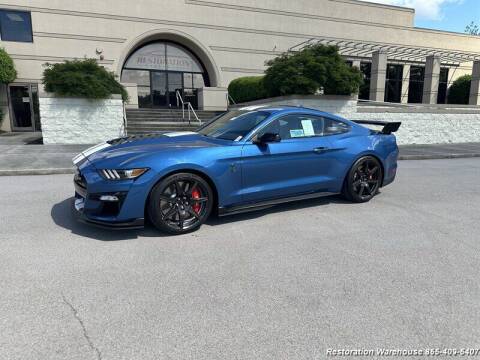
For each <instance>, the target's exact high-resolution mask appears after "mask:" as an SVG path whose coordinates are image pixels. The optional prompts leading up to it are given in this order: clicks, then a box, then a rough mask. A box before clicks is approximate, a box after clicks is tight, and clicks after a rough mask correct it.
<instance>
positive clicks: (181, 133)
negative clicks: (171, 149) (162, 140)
mask: <svg viewBox="0 0 480 360" xmlns="http://www.w3.org/2000/svg"><path fill="white" fill-rule="evenodd" d="M163 135H165V136H168V137H177V136H186V135H197V133H196V132H193V131H177V132H171V133H166V134H163Z"/></svg>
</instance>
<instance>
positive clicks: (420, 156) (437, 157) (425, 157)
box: [398, 153, 480, 160]
mask: <svg viewBox="0 0 480 360" xmlns="http://www.w3.org/2000/svg"><path fill="white" fill-rule="evenodd" d="M476 157H480V154H475V153H468V154H429V155H425V154H418V155H400V156H399V157H398V160H441V159H463V158H476Z"/></svg>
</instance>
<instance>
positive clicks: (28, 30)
mask: <svg viewBox="0 0 480 360" xmlns="http://www.w3.org/2000/svg"><path fill="white" fill-rule="evenodd" d="M0 33H1V37H2V41H18V42H33V35H32V18H31V16H30V13H29V12H24V11H14V10H5V9H3V10H0Z"/></svg>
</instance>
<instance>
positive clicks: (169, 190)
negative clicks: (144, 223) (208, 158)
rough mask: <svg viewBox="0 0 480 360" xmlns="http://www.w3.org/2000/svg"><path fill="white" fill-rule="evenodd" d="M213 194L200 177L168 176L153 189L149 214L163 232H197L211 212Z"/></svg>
mask: <svg viewBox="0 0 480 360" xmlns="http://www.w3.org/2000/svg"><path fill="white" fill-rule="evenodd" d="M212 206H213V193H212V189H211V188H210V186H209V185H208V183H207V182H206V181H205V180H204V179H202V178H201V177H200V176H197V175H195V174H190V173H181V174H174V175H171V176H169V177H167V178H165V179H164V180H162V181H160V183H158V184H157V185H156V186H155V187H154V188H153V190H152V193H151V194H150V199H149V202H148V215H149V217H150V220H151V221H152V223H153V224H154V225H155V226H156V227H157V228H158V229H159V230H162V231H166V232H168V233H171V234H184V233H187V232H190V231H193V230H196V229H198V228H199V227H200V226H201V225H202V224H203V223H204V222H205V220H207V218H208V216H209V215H210V213H211V211H212Z"/></svg>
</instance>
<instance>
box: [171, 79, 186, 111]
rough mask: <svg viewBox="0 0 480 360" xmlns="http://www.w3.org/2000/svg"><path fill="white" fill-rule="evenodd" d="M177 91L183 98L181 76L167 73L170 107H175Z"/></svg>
mask: <svg viewBox="0 0 480 360" xmlns="http://www.w3.org/2000/svg"><path fill="white" fill-rule="evenodd" d="M177 91H178V92H179V93H180V95H181V96H182V98H183V74H182V73H172V72H171V73H168V98H169V106H170V107H176V106H177ZM184 100H185V99H184Z"/></svg>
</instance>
